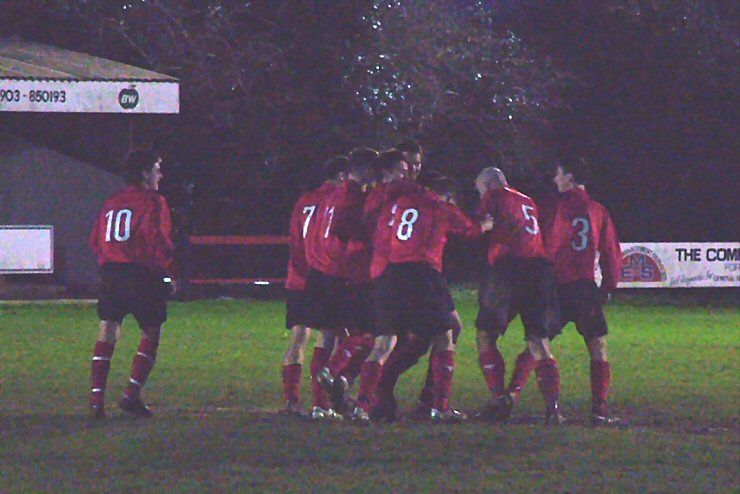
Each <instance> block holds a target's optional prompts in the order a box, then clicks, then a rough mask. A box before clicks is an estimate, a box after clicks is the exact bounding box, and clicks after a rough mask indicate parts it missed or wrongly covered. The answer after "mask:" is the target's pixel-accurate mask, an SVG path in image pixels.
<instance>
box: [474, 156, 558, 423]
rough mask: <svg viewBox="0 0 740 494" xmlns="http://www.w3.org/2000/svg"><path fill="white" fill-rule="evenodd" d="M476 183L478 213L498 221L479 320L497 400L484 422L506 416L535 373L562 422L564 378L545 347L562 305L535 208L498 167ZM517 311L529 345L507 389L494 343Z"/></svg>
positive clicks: (549, 409) (552, 415)
mask: <svg viewBox="0 0 740 494" xmlns="http://www.w3.org/2000/svg"><path fill="white" fill-rule="evenodd" d="M475 186H476V189H477V190H478V192H479V194H480V196H481V203H480V209H479V214H481V215H490V216H492V217H493V219H494V221H495V222H496V228H495V229H494V230H493V231H492V232H491V234H490V237H489V240H490V244H489V250H488V267H487V271H486V274H485V277H484V279H483V281H482V283H481V287H480V291H479V295H478V300H479V304H480V312H479V313H478V317H477V319H476V327H477V328H478V352H479V353H478V355H479V361H480V366H481V370H482V371H483V375H484V377H485V379H486V384H487V385H488V387H489V389H490V391H491V393H492V395H493V399H492V400H491V401H490V402H488V404H487V405H486V407H485V408H484V409H483V411H482V412H481V414H480V418H484V419H492V420H505V419H507V418H508V417H509V415H510V413H511V409H512V408H513V406H514V404H515V403H516V402H517V401H518V399H519V396H520V393H521V391H522V389H523V387H524V385H525V384H526V382H527V380H528V379H529V375H530V374H531V373H532V370H535V371H536V372H537V382H538V384H539V385H540V390H541V391H542V394H543V396H544V398H545V404H546V411H545V416H546V419H547V421H552V422H558V423H559V422H561V421H562V418H561V416H560V412H559V404H558V400H559V395H560V373H559V370H558V364H557V361H556V360H555V357H553V355H552V353H551V351H550V347H549V344H548V337H549V336H550V335H551V333H552V332H554V331H555V330H556V328H557V324H558V322H559V314H558V305H557V302H558V301H557V294H556V292H555V282H554V279H553V275H552V267H551V265H550V263H549V261H548V260H547V255H546V253H545V248H544V245H543V243H542V233H541V232H540V226H539V221H538V212H537V206H536V205H535V203H534V201H532V199H531V198H529V197H528V196H526V195H524V194H522V193H521V192H519V191H517V190H515V189H513V188H512V187H509V185H508V183H507V181H506V177H505V176H504V174H503V172H502V171H501V170H499V169H498V168H493V167H490V168H485V169H484V170H482V171H481V173H480V174H479V175H478V178H477V179H476V182H475ZM517 314H519V315H520V316H521V318H522V323H523V325H524V334H525V339H526V342H527V348H525V350H524V351H523V352H522V353H520V354H519V356H518V357H517V359H516V363H515V367H514V372H513V374H512V377H511V382H510V384H509V387H508V388H504V375H505V364H504V359H503V357H502V355H501V353H500V351H499V349H498V345H497V340H498V338H499V337H500V336H502V335H503V334H504V333H505V332H506V328H507V327H508V325H509V323H510V322H511V321H512V319H513V318H514V317H515V316H516V315H517Z"/></svg>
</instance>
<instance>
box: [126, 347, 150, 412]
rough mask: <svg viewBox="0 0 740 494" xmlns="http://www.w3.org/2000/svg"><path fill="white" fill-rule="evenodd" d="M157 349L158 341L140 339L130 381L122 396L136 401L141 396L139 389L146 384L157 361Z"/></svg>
mask: <svg viewBox="0 0 740 494" xmlns="http://www.w3.org/2000/svg"><path fill="white" fill-rule="evenodd" d="M157 348H159V341H158V340H153V339H151V338H145V337H142V338H141V340H139V350H138V351H137V352H136V356H135V357H134V365H133V369H132V371H131V379H129V385H128V387H126V391H124V394H125V395H126V396H128V397H129V398H131V399H137V398H139V396H140V395H141V387H142V386H144V384H145V383H146V379H147V378H148V377H149V373H150V372H151V371H152V368H153V367H154V362H156V360H157Z"/></svg>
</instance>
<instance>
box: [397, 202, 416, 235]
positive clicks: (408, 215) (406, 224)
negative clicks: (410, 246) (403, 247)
mask: <svg viewBox="0 0 740 494" xmlns="http://www.w3.org/2000/svg"><path fill="white" fill-rule="evenodd" d="M393 208H394V211H395V208H396V206H395V205H394V206H393ZM418 219H419V211H417V210H416V209H414V208H409V209H407V210H405V211H404V212H403V214H401V222H400V223H399V224H398V230H396V237H397V238H398V240H401V241H406V240H408V239H410V238H411V234H412V233H414V223H416V220H418Z"/></svg>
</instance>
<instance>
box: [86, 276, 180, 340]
mask: <svg viewBox="0 0 740 494" xmlns="http://www.w3.org/2000/svg"><path fill="white" fill-rule="evenodd" d="M100 275H101V278H102V286H101V290H100V297H99V298H98V317H99V318H100V320H101V321H115V322H119V323H120V322H121V321H123V318H124V317H126V315H127V314H133V315H134V318H136V321H137V322H138V323H139V326H141V327H145V326H161V325H162V323H164V322H165V321H166V320H167V299H168V298H169V295H170V285H169V283H165V282H164V276H165V275H164V273H163V272H159V271H154V270H151V269H148V268H145V267H143V266H138V265H136V264H118V263H106V264H103V266H102V267H101V268H100Z"/></svg>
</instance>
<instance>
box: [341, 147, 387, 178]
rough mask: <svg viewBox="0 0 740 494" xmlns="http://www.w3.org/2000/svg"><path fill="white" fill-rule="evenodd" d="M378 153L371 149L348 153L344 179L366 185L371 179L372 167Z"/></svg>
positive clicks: (357, 149) (354, 150)
mask: <svg viewBox="0 0 740 494" xmlns="http://www.w3.org/2000/svg"><path fill="white" fill-rule="evenodd" d="M379 155H380V153H378V151H376V150H375V149H372V148H366V147H361V148H355V149H353V150H352V151H351V152H350V153H349V160H348V162H347V166H346V167H345V168H344V178H345V179H347V180H354V181H355V182H358V183H360V184H362V185H367V184H368V183H370V182H372V179H373V166H374V164H375V161H376V160H377V159H378V156H379Z"/></svg>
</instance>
